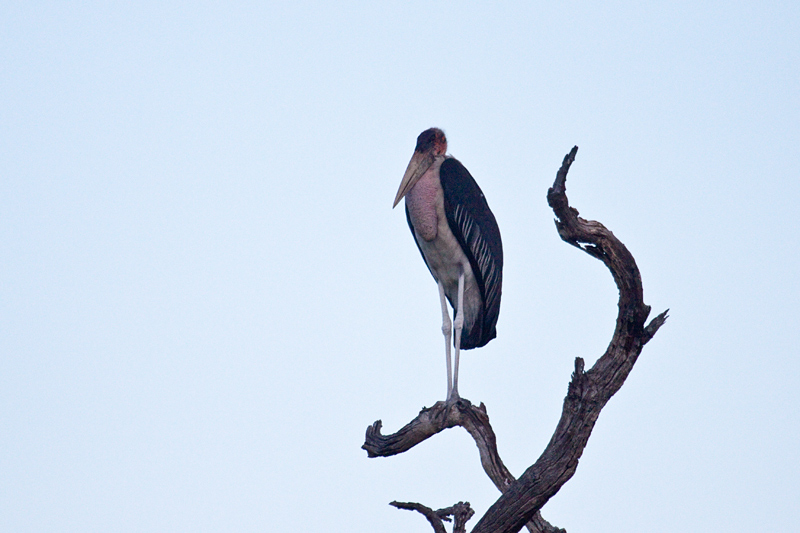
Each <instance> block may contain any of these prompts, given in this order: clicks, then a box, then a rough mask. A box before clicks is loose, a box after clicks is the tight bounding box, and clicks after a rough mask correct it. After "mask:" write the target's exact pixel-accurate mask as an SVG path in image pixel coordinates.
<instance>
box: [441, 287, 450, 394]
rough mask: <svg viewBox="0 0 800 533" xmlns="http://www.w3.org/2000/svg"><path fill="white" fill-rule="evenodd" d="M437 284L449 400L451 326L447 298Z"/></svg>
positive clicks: (442, 288)
mask: <svg viewBox="0 0 800 533" xmlns="http://www.w3.org/2000/svg"><path fill="white" fill-rule="evenodd" d="M438 284H439V300H440V301H441V304H442V334H443V335H444V350H445V357H446V358H447V396H446V398H450V391H451V390H453V374H452V369H451V366H450V342H451V339H452V334H453V330H452V326H451V323H450V314H449V313H448V311H447V298H446V297H445V295H444V285H443V284H442V282H441V281H438Z"/></svg>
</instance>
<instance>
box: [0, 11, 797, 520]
mask: <svg viewBox="0 0 800 533" xmlns="http://www.w3.org/2000/svg"><path fill="white" fill-rule="evenodd" d="M79 4H80V5H79ZM79 4H78V3H66V2H61V3H59V2H55V3H42V2H5V3H4V4H3V5H2V6H0V30H1V31H0V65H2V68H0V176H2V178H1V179H0V530H2V531H4V532H5V531H8V532H30V531H69V532H72V531H74V532H86V531H102V532H115V531H120V532H128V531H148V532H151V531H165V532H175V531H187V532H201V531H208V532H216V531H237V532H250V531H276V532H282V531H299V530H302V531H309V532H323V531H325V532H327V531H348V532H356V533H359V532H372V531H376V530H380V531H385V532H389V533H393V532H401V531H402V532H408V531H420V532H424V531H431V529H430V526H429V525H428V524H427V522H426V521H425V520H424V518H423V517H422V516H421V515H418V514H416V513H410V512H407V511H399V510H396V509H394V508H392V507H390V506H389V505H388V503H389V502H390V501H392V500H395V499H397V500H401V501H418V502H422V503H424V504H426V505H428V506H430V507H434V508H438V507H446V506H449V505H452V504H453V503H455V502H458V501H462V500H465V501H469V502H471V504H472V506H473V508H474V509H476V511H477V513H478V516H480V515H481V514H482V513H483V512H484V511H485V510H486V508H488V506H489V505H491V504H492V503H493V502H494V501H495V499H496V498H497V496H499V494H498V493H497V491H496V489H495V488H494V486H493V485H492V483H491V482H490V481H489V479H488V478H487V477H486V475H485V474H484V473H483V471H482V469H481V467H480V462H479V458H478V453H477V449H476V448H475V445H474V443H473V441H472V439H471V438H470V437H469V435H468V434H467V433H466V432H465V431H463V430H461V429H458V428H456V429H451V430H448V431H445V432H444V433H441V434H439V435H437V436H436V437H434V438H432V439H430V440H428V441H426V442H424V443H422V444H420V445H419V446H417V447H416V448H414V449H412V450H411V451H409V452H407V453H405V454H403V455H401V456H397V457H392V458H386V459H367V457H366V453H365V452H364V451H363V450H361V449H360V446H361V444H362V443H363V439H364V431H365V429H366V428H367V426H368V425H369V424H371V423H372V422H374V421H375V420H377V419H382V420H383V424H384V431H385V432H387V433H388V432H393V431H396V430H397V429H399V428H400V427H401V426H402V425H404V424H405V423H406V422H408V421H409V420H411V419H412V418H413V417H414V416H416V414H417V412H418V411H419V409H420V408H422V407H423V406H430V405H432V404H433V403H434V402H436V401H437V400H441V399H444V396H445V388H446V380H445V363H444V353H443V352H444V346H443V341H442V335H441V330H440V327H441V318H440V310H439V301H438V294H437V290H436V285H435V283H434V281H433V279H432V278H431V276H430V274H429V272H428V270H427V268H426V267H425V265H424V263H423V262H422V260H421V258H420V256H419V252H418V251H417V248H416V246H415V245H414V241H413V239H412V237H411V235H410V233H409V231H408V227H407V225H406V220H405V215H404V213H403V210H402V208H401V207H398V208H397V209H394V210H393V209H392V208H391V204H392V200H393V199H394V195H395V192H396V191H397V186H398V185H399V183H400V179H401V177H402V175H403V171H404V170H405V167H406V164H407V163H408V160H409V158H410V157H411V154H412V151H413V149H414V144H415V141H416V137H417V135H418V134H419V133H420V132H421V131H422V130H424V129H426V128H429V127H431V126H437V127H440V128H442V129H444V130H445V132H446V133H447V136H448V140H449V151H450V153H451V154H452V155H454V156H455V157H457V158H458V159H459V160H461V162H462V163H464V165H465V166H466V167H467V168H468V169H469V170H470V171H471V173H472V175H473V176H475V178H476V180H477V181H478V183H479V184H480V185H481V187H482V189H483V191H484V193H485V194H486V197H487V198H488V201H489V205H490V206H491V208H492V210H493V212H494V214H495V216H496V218H497V221H498V224H499V226H500V231H501V233H502V236H503V244H504V252H505V270H504V286H503V289H504V291H503V303H502V307H501V311H500V319H499V322H498V325H497V330H498V337H497V339H495V340H493V341H492V342H491V343H490V344H489V345H487V346H486V347H484V348H481V349H477V350H472V351H468V352H465V353H464V354H463V357H462V364H461V374H460V381H459V389H460V392H461V394H462V396H463V397H465V398H468V399H470V400H471V401H472V402H474V403H480V402H484V403H485V404H486V405H487V408H488V412H489V415H490V417H491V421H492V424H493V426H494V429H495V432H496V433H497V437H498V447H499V451H500V454H501V456H502V458H503V460H504V461H505V462H506V464H507V465H508V467H509V468H510V470H511V471H512V472H513V473H514V474H515V475H519V474H521V473H522V472H523V471H524V470H525V468H527V467H528V466H529V465H530V464H532V463H533V462H534V461H535V460H536V458H537V457H538V456H539V454H540V453H541V451H542V450H543V449H544V447H545V445H546V444H547V441H548V440H549V438H550V436H551V435H552V433H553V430H554V429H555V424H556V421H557V420H558V417H559V415H560V411H561V404H562V401H563V398H564V395H565V394H566V390H567V383H568V381H569V378H570V373H571V371H572V368H573V361H574V358H575V357H576V356H581V357H584V358H585V359H586V360H587V365H590V364H592V363H593V362H594V360H595V359H596V358H597V357H598V356H599V355H600V354H602V353H603V351H604V350H605V347H606V345H607V344H608V341H609V340H610V338H611V335H612V332H613V326H614V319H615V316H616V311H617V307H616V298H617V292H616V288H615V286H614V284H613V280H612V279H611V276H610V275H609V273H608V271H607V270H606V268H605V267H604V266H603V265H602V264H601V263H600V262H599V261H596V260H594V259H592V258H591V257H589V256H588V255H586V254H583V253H581V252H580V251H579V250H577V249H575V248H573V247H571V246H569V245H567V244H565V243H563V242H562V241H561V240H560V239H559V238H558V235H557V233H556V231H555V226H554V224H553V213H552V211H550V209H549V207H548V206H547V202H546V198H545V196H546V193H547V188H548V187H549V186H550V185H551V184H552V182H553V179H554V177H555V173H556V171H557V170H558V167H559V166H560V164H561V160H562V158H563V157H564V155H565V154H566V153H567V152H568V151H569V149H570V148H571V147H572V146H573V145H576V144H577V145H578V146H579V147H580V150H579V152H578V156H577V160H576V162H575V164H574V165H573V167H572V170H571V171H570V175H569V178H568V181H567V194H568V196H569V198H570V201H571V203H572V205H573V206H574V207H576V208H577V209H578V210H579V211H580V212H581V215H582V216H584V217H586V218H590V219H595V220H599V221H601V222H602V223H603V224H605V225H606V226H607V227H608V228H609V229H611V230H612V231H613V232H614V234H615V235H617V236H618V237H619V238H620V239H621V240H622V241H623V242H624V243H625V244H626V245H627V246H628V248H629V249H630V250H631V252H632V253H633V255H634V257H635V258H636V260H637V263H638V265H639V268H640V270H641V273H642V278H643V283H644V291H645V292H644V294H645V301H646V303H648V304H649V305H651V306H652V308H653V316H654V315H655V314H656V313H658V312H661V311H663V310H664V309H667V308H669V309H670V310H671V311H670V319H669V320H668V321H667V323H666V324H665V326H664V327H662V328H661V330H660V331H659V332H658V334H657V335H656V337H655V338H654V339H653V340H652V341H651V342H650V344H648V345H647V346H646V347H645V349H644V351H643V353H642V356H641V357H640V359H639V361H638V362H637V364H636V366H635V367H634V369H633V372H632V373H631V375H630V377H629V378H628V381H627V382H626V384H625V385H624V387H623V388H622V390H621V391H620V392H619V393H618V394H617V395H616V396H615V397H614V398H613V399H612V400H611V402H610V403H609V404H608V406H607V407H606V408H605V409H604V410H603V412H602V414H601V416H600V419H599V421H598V423H597V425H596V428H595V430H594V433H593V435H592V437H591V439H590V440H589V443H588V446H587V448H586V451H585V453H584V455H583V458H582V459H581V462H580V464H579V466H578V470H577V472H576V474H575V476H574V477H573V479H572V480H570V481H569V482H568V483H567V484H566V485H565V486H564V488H563V489H562V490H561V491H560V492H559V493H558V494H556V495H555V497H553V499H552V500H551V501H550V502H549V503H548V504H547V506H546V507H545V508H544V509H543V511H542V513H543V515H544V517H545V518H546V519H548V520H549V521H551V522H552V523H554V524H555V525H558V526H560V527H564V528H566V529H567V530H568V531H569V532H570V533H582V532H593V533H604V532H615V533H616V532H619V531H647V532H672V531H676V530H686V529H688V530H692V531H724V532H726V533H731V532H750V531H754V530H759V531H794V530H797V528H798V518H797V516H798V513H797V511H798V502H800V466H799V465H800V429H798V428H799V427H800V407H798V405H800V393H799V392H798V390H800V370H798V364H797V362H798V345H800V327H798V311H797V307H798V302H799V301H800V284H798V283H797V280H796V274H797V272H798V269H799V268H800V253H799V252H798V249H799V247H798V245H800V231H799V230H800V227H798V226H800V224H798V218H797V217H798V205H800V179H799V178H800V176H799V173H798V169H800V150H799V149H798V146H800V4H798V3H797V2H749V3H748V2H733V3H732V2H714V3H711V2H674V1H673V2H663V3H659V4H654V3H649V4H643V3H641V2H597V3H582V2H572V3H564V2H559V3H557V4H556V3H551V4H549V5H545V4H541V3H533V2H510V3H502V4H497V3H485V4H479V3H477V2H413V3H412V2H402V3H399V4H396V5H393V6H386V5H383V4H381V3H375V2H364V3H351V2H336V3H334V2H328V3H305V2H293V3H285V4H277V3H266V4H264V3H258V2H255V3H252V4H250V5H242V4H236V5H234V4H231V3H218V4H217V3H208V2H201V3H197V2H186V3H181V4H178V3H171V4H170V5H165V3H163V2H139V3H136V4H135V5H133V4H131V5H127V6H125V5H109V4H106V3H96V2H82V3H79ZM476 523H477V517H476V518H473V520H472V521H470V522H469V524H468V526H469V527H472V526H474V525H475V524H476Z"/></svg>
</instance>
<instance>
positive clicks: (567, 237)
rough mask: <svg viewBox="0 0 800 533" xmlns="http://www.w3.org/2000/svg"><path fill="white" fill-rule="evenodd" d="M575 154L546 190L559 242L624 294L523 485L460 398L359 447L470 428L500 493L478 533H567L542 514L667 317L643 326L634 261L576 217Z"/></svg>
mask: <svg viewBox="0 0 800 533" xmlns="http://www.w3.org/2000/svg"><path fill="white" fill-rule="evenodd" d="M577 151H578V147H577V146H576V147H574V148H573V149H572V150H571V151H570V153H569V154H567V156H566V157H565V158H564V162H563V164H562V165H561V168H560V170H559V171H558V173H557V175H556V180H555V183H554V184H553V187H552V188H550V189H549V190H548V193H547V201H548V203H549V204H550V207H551V208H552V209H553V212H554V213H555V215H556V228H557V230H558V234H559V236H560V237H561V238H562V239H563V240H564V241H566V242H568V243H570V244H572V245H573V246H576V247H578V248H580V249H581V250H583V251H584V252H586V253H588V254H589V255H591V256H592V257H595V258H596V259H599V260H600V261H602V262H603V263H604V264H605V265H606V266H607V267H608V269H609V270H610V271H611V274H612V276H613V278H614V282H615V283H616V285H617V288H618V289H619V303H618V307H619V312H618V314H617V321H616V327H615V330H614V334H613V337H612V339H611V342H610V343H609V345H608V348H607V349H606V352H605V353H604V354H603V355H602V356H601V357H600V358H599V359H598V360H597V362H595V364H594V366H593V367H592V368H591V369H589V370H588V371H586V370H584V361H583V359H582V358H580V357H578V358H576V359H575V370H574V372H573V374H572V379H571V381H570V383H569V387H568V391H567V397H566V398H565V399H564V405H563V408H562V413H561V418H560V420H559V422H558V425H557V426H556V430H555V433H554V434H553V437H552V438H551V439H550V442H549V444H548V445H547V447H546V448H545V450H544V452H543V453H542V454H541V456H540V457H539V459H538V460H537V461H536V462H535V463H534V464H533V465H532V466H530V467H529V468H528V469H527V470H526V471H525V472H524V473H523V474H522V475H521V476H520V477H519V479H515V478H514V476H513V475H512V474H511V473H510V472H509V471H508V469H507V468H506V467H505V465H504V464H503V461H502V460H501V459H500V456H499V454H498V452H497V441H496V438H495V434H494V431H493V430H492V427H491V425H490V423H489V417H488V415H487V414H486V407H485V406H484V405H483V404H481V405H480V406H479V407H475V406H473V405H472V404H471V403H470V402H469V400H466V399H463V398H462V399H460V400H459V401H458V402H455V403H451V404H446V403H445V402H438V403H436V404H435V405H434V406H433V407H430V408H424V409H423V410H422V411H420V413H419V415H418V416H417V417H416V418H415V419H414V420H412V421H411V422H409V423H408V424H406V426H404V427H403V428H402V429H400V430H399V431H398V432H397V433H394V434H392V435H382V434H381V431H380V430H381V422H380V420H378V421H377V422H375V423H374V424H372V426H370V427H369V428H367V434H366V440H365V443H364V445H363V446H362V448H364V449H365V450H366V451H367V453H368V455H369V457H379V456H380V457H387V456H390V455H395V454H398V453H402V452H404V451H407V450H408V449H410V448H412V447H413V446H415V445H416V444H418V443H420V442H422V441H423V440H425V439H427V438H429V437H431V436H433V435H435V434H436V433H438V432H440V431H442V430H444V429H447V428H451V427H455V426H461V427H463V428H464V429H466V430H467V432H468V433H469V434H470V435H471V436H472V438H473V439H474V440H475V443H476V445H477V446H478V450H479V453H480V458H481V464H482V465H483V468H484V471H485V472H486V474H487V475H488V476H489V478H490V479H491V480H492V482H493V483H494V484H495V486H496V487H497V488H498V489H499V490H500V492H501V493H502V495H501V496H500V498H499V499H498V500H497V501H496V502H495V503H494V504H493V505H492V506H491V507H490V508H489V509H488V510H487V511H486V514H484V516H483V517H482V518H481V519H480V520H479V521H478V523H477V524H476V526H475V528H474V529H473V533H511V532H516V531H519V530H520V529H521V528H522V527H523V526H526V525H527V527H528V529H529V530H530V531H532V532H536V533H557V532H559V531H561V532H563V531H564V530H562V529H559V528H556V527H554V526H552V525H551V524H549V523H548V522H547V521H546V520H544V519H543V518H542V517H541V514H540V510H541V508H542V507H543V506H544V504H545V503H547V501H548V500H549V499H550V498H551V497H552V496H553V495H554V494H556V493H557V492H558V490H559V489H560V488H561V487H562V486H563V485H564V483H566V482H567V481H568V480H569V479H570V478H571V477H572V475H573V474H574V473H575V469H576V468H577V466H578V460H579V459H580V457H581V455H582V454H583V450H584V448H585V446H586V443H587V441H588V440H589V436H590V435H591V433H592V429H593V428H594V424H595V422H596V421H597V418H598V416H599V415H600V411H601V410H602V409H603V407H604V406H605V404H606V403H607V402H608V400H609V399H610V398H611V397H612V396H613V395H614V394H615V393H616V392H617V391H618V390H619V389H620V387H622V385H623V383H624V382H625V379H626V378H627V377H628V374H629V373H630V371H631V369H632V368H633V365H634V364H635V363H636V360H637V358H638V357H639V354H640V353H641V351H642V347H643V346H644V345H645V344H646V343H647V342H648V341H649V340H650V339H651V338H652V337H653V335H655V333H656V332H657V331H658V329H659V328H660V327H661V325H663V324H664V321H665V320H666V319H667V311H664V312H663V313H661V314H660V315H658V316H657V317H655V318H654V319H653V320H651V321H650V323H649V324H647V325H646V326H645V321H646V320H647V316H648V315H649V313H650V307H648V306H647V305H645V303H644V300H643V296H642V280H641V276H640V274H639V269H638V267H637V266H636V262H635V260H634V258H633V256H632V255H631V253H630V252H629V251H628V249H627V248H626V247H625V245H624V244H622V243H621V242H620V241H619V240H618V239H617V238H616V237H615V236H614V234H613V233H611V231H609V230H608V229H606V228H605V226H603V225H602V224H601V223H599V222H595V221H588V220H584V219H583V218H580V217H579V216H578V211H577V210H576V209H574V208H572V207H570V206H569V201H568V200H567V196H566V178H567V172H568V171H569V168H570V165H571V164H572V162H573V161H574V160H575V154H576V153H577ZM395 503H396V502H394V503H393V505H395ZM400 505H403V507H401V508H404V509H414V510H417V511H419V512H421V513H423V514H424V515H425V516H426V517H427V518H428V520H429V521H431V518H430V516H433V515H431V514H430V513H434V512H433V511H431V510H430V509H429V508H427V507H425V506H423V505H421V504H413V503H408V504H400ZM400 505H396V506H398V507H399V506H400ZM425 510H428V511H430V513H428V512H427V511H425ZM470 511H471V509H470ZM434 515H435V513H434ZM437 516H438V515H437ZM469 516H471V513H470V514H469ZM469 516H467V517H466V518H465V519H464V522H466V520H467V519H468V518H469ZM431 524H432V525H433V526H434V530H435V531H437V532H441V531H444V525H443V524H442V521H441V518H439V522H438V526H437V524H434V521H431ZM461 526H462V527H463V523H462V524H461ZM454 527H455V526H454ZM439 528H441V529H439ZM463 530H464V529H461V531H463Z"/></svg>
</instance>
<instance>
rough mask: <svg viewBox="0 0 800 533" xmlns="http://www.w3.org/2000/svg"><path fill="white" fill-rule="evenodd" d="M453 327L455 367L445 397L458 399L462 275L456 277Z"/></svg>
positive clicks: (462, 308)
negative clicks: (456, 287)
mask: <svg viewBox="0 0 800 533" xmlns="http://www.w3.org/2000/svg"><path fill="white" fill-rule="evenodd" d="M453 327H454V328H455V330H456V365H455V368H454V369H453V370H454V371H453V390H452V391H450V394H449V395H448V396H447V399H448V400H449V399H450V396H453V397H454V398H455V399H458V398H459V396H458V358H459V355H460V352H461V330H462V329H463V328H464V273H463V272H462V273H461V275H460V276H458V304H457V306H456V318H455V320H453Z"/></svg>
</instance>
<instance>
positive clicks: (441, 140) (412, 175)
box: [392, 128, 447, 207]
mask: <svg viewBox="0 0 800 533" xmlns="http://www.w3.org/2000/svg"><path fill="white" fill-rule="evenodd" d="M446 153H447V138H446V137H445V136H444V132H443V131H442V130H440V129H439V128H430V129H427V130H425V131H423V132H422V133H420V134H419V137H417V147H416V148H415V149H414V155H413V156H411V161H410V162H409V163H408V168H406V173H405V174H404V175H403V181H401V182H400V188H399V189H397V196H395V198H394V204H392V207H396V206H397V204H398V203H399V202H400V200H402V199H403V197H404V196H405V195H406V194H408V191H410V190H411V189H412V188H413V187H414V185H416V183H417V181H419V179H420V178H421V177H422V175H423V174H425V171H426V170H428V169H429V168H430V166H431V165H432V164H433V161H434V159H436V158H437V157H442V156H444V155H445V154H446Z"/></svg>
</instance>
